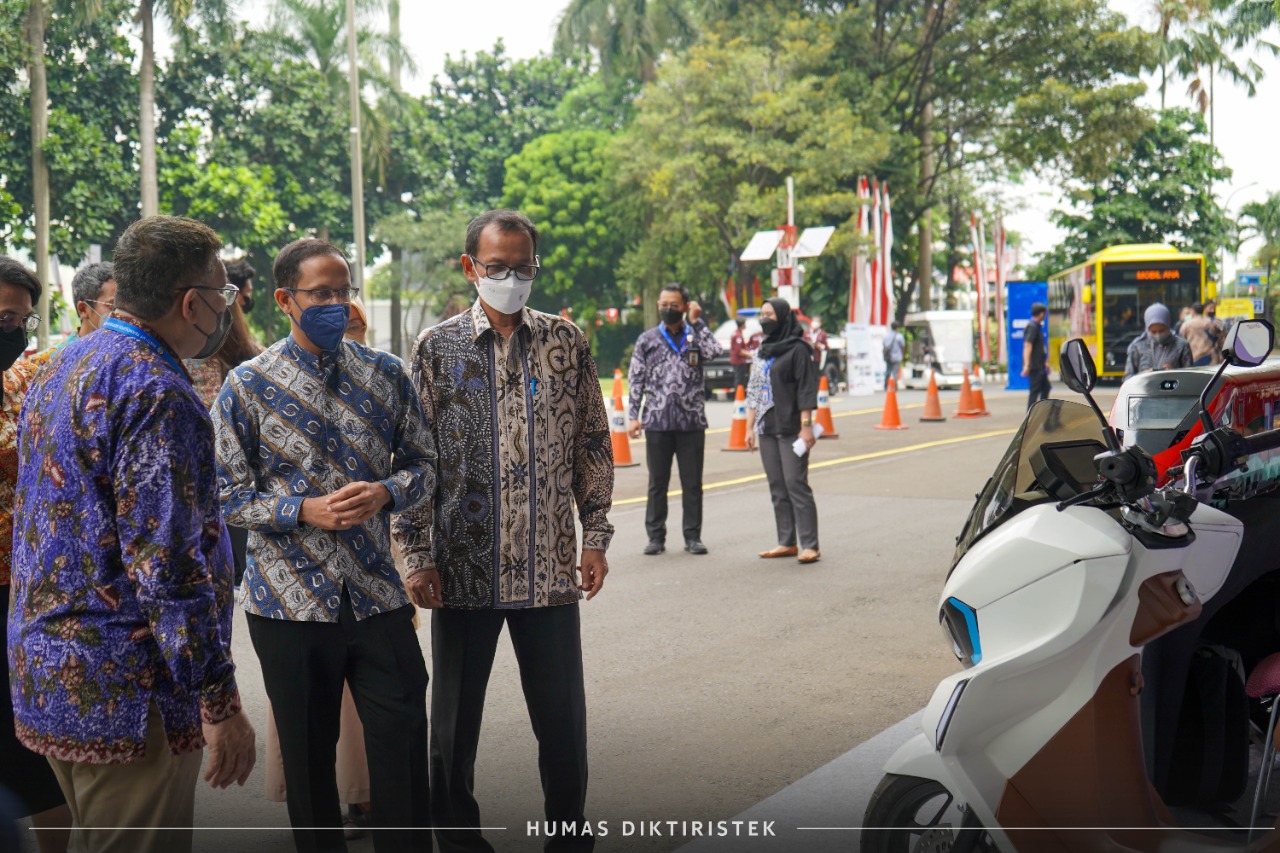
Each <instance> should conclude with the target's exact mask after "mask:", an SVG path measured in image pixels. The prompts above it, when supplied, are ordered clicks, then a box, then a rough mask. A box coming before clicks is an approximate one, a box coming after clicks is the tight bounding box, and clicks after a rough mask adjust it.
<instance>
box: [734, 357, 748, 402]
mask: <svg viewBox="0 0 1280 853" xmlns="http://www.w3.org/2000/svg"><path fill="white" fill-rule="evenodd" d="M750 380H751V364H750V362H748V363H747V364H735V365H734V366H733V384H734V389H733V393H734V394H737V393H738V389H737V386H739V385H741V386H742V390H743V391H744V392H745V391H746V390H747V382H749V381H750Z"/></svg>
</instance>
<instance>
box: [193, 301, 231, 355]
mask: <svg viewBox="0 0 1280 853" xmlns="http://www.w3.org/2000/svg"><path fill="white" fill-rule="evenodd" d="M200 299H201V300H202V301H203V300H204V297H203V296H201V297H200ZM204 304H205V305H209V303H208V302H205V303H204ZM209 307H210V308H212V307H213V306H212V305H210V306H209ZM196 331H198V332H199V333H200V334H202V335H204V346H203V347H201V348H200V352H198V353H196V354H195V355H194V356H192V358H195V359H203V358H208V357H209V356H211V355H213V354H214V353H216V352H217V351H218V350H220V349H222V343H223V341H225V340H226V339H227V332H229V331H231V306H227V310H225V311H223V312H222V313H221V314H219V315H218V323H217V325H215V326H214V327H213V331H212V332H207V333H206V332H205V330H204V329H201V328H200V327H199V326H196Z"/></svg>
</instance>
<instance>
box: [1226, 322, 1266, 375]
mask: <svg viewBox="0 0 1280 853" xmlns="http://www.w3.org/2000/svg"><path fill="white" fill-rule="evenodd" d="M1275 334H1276V330H1275V329H1274V328H1273V327H1272V325H1271V324H1270V323H1269V322H1267V321H1266V320H1241V321H1240V322H1238V323H1236V324H1235V325H1234V326H1232V327H1231V331H1229V332H1227V339H1226V340H1225V341H1223V344H1222V358H1223V360H1224V361H1226V362H1228V363H1230V364H1234V365H1237V366H1244V367H1255V366H1257V365H1259V364H1262V362H1263V361H1265V360H1266V358H1267V356H1268V355H1269V354H1270V353H1271V347H1272V345H1273V344H1274V343H1275Z"/></svg>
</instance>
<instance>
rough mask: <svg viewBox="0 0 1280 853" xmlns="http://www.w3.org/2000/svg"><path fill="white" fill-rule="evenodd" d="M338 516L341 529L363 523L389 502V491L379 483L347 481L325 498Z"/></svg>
mask: <svg viewBox="0 0 1280 853" xmlns="http://www.w3.org/2000/svg"><path fill="white" fill-rule="evenodd" d="M325 500H327V501H328V502H329V509H330V511H331V512H333V514H334V515H335V516H337V517H338V520H339V523H340V524H341V525H342V527H341V528H339V529H341V530H345V529H346V528H349V527H355V526H356V525H359V524H364V523H365V522H366V521H368V520H369V519H371V518H373V517H374V516H375V515H377V514H378V513H379V512H380V511H381V510H382V509H384V508H385V507H386V506H387V504H389V503H391V492H389V491H387V487H386V486H384V485H382V484H381V483H364V482H357V483H348V484H347V485H345V486H343V487H342V488H341V489H338V491H336V492H334V493H333V494H331V495H329V497H327V498H325Z"/></svg>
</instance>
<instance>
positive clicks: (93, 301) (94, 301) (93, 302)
mask: <svg viewBox="0 0 1280 853" xmlns="http://www.w3.org/2000/svg"><path fill="white" fill-rule="evenodd" d="M85 302H87V303H88V304H90V305H105V306H107V311H106V313H105V314H104V313H103V312H101V311H99V310H97V309H96V308H95V309H94V311H93V313H95V314H97V315H98V316H99V317H105V316H107V314H110V313H111V312H112V311H114V310H116V304H115V303H114V302H102V301H100V300H97V299H86V300H85Z"/></svg>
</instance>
